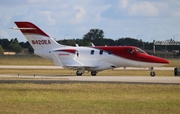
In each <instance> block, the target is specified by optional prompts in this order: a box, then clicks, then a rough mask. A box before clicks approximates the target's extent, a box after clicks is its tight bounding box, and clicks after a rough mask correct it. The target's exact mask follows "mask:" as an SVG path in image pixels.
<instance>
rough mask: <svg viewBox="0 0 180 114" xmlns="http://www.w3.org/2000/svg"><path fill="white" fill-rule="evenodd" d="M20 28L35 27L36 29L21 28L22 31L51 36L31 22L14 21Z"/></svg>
mask: <svg viewBox="0 0 180 114" xmlns="http://www.w3.org/2000/svg"><path fill="white" fill-rule="evenodd" d="M14 23H15V24H16V25H17V26H18V28H35V29H20V30H21V32H22V33H32V34H39V35H43V36H47V37H49V36H48V35H47V34H46V33H45V32H44V31H42V30H41V29H40V28H39V27H37V26H36V25H34V24H33V23H31V22H14Z"/></svg>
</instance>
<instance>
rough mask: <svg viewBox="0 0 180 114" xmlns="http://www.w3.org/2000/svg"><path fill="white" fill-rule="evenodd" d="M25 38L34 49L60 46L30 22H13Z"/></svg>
mask: <svg viewBox="0 0 180 114" xmlns="http://www.w3.org/2000/svg"><path fill="white" fill-rule="evenodd" d="M14 23H15V24H16V25H17V27H18V28H13V29H17V30H20V31H21V32H22V33H23V35H24V36H25V37H26V39H27V40H28V41H29V43H30V44H31V46H32V47H33V48H34V50H41V49H52V48H58V47H62V46H64V45H60V44H58V43H57V42H56V41H55V40H54V39H53V38H51V37H49V35H47V34H46V33H45V32H44V31H42V30H41V29H40V28H39V27H37V26H36V25H35V24H33V23H31V22H14Z"/></svg>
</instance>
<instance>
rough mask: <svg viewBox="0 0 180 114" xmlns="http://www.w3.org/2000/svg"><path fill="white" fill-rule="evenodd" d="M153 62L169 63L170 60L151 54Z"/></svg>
mask: <svg viewBox="0 0 180 114" xmlns="http://www.w3.org/2000/svg"><path fill="white" fill-rule="evenodd" d="M150 58H151V60H152V61H151V62H154V63H160V64H169V61H168V60H166V59H164V58H160V57H156V56H151V57H150Z"/></svg>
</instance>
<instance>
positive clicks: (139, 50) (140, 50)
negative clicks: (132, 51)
mask: <svg viewBox="0 0 180 114" xmlns="http://www.w3.org/2000/svg"><path fill="white" fill-rule="evenodd" d="M136 51H137V52H138V53H146V52H145V51H143V50H142V49H139V48H136Z"/></svg>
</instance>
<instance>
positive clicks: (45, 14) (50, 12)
mask: <svg viewBox="0 0 180 114" xmlns="http://www.w3.org/2000/svg"><path fill="white" fill-rule="evenodd" d="M41 13H42V14H43V15H44V16H45V17H46V18H47V20H48V22H49V23H50V25H54V24H55V22H56V20H55V19H53V18H52V16H51V15H52V11H42V12H41Z"/></svg>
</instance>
